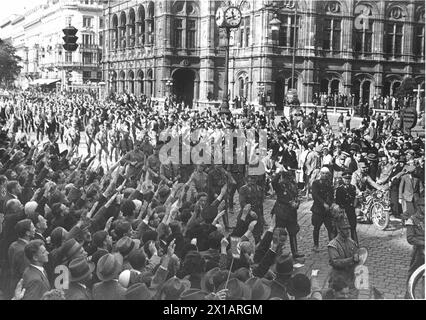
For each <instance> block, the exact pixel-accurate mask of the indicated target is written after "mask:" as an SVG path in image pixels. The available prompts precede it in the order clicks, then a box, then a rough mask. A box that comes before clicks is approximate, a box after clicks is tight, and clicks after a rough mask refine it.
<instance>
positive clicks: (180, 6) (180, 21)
mask: <svg viewBox="0 0 426 320" xmlns="http://www.w3.org/2000/svg"><path fill="white" fill-rule="evenodd" d="M173 13H174V15H175V18H174V23H173V25H172V28H173V31H172V34H173V43H174V46H175V47H176V48H179V49H181V48H186V49H194V48H195V47H196V46H197V29H198V17H197V14H198V8H197V6H196V5H195V3H194V2H193V1H177V2H176V3H175V5H174V7H173Z"/></svg>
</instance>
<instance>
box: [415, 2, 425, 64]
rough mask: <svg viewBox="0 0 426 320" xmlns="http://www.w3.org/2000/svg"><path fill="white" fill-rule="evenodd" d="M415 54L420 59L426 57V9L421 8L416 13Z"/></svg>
mask: <svg viewBox="0 0 426 320" xmlns="http://www.w3.org/2000/svg"><path fill="white" fill-rule="evenodd" d="M414 36H415V38H414V41H413V42H414V47H413V53H414V55H415V56H418V57H423V58H424V57H425V8H424V7H419V8H418V9H417V12H416V24H415V25H414Z"/></svg>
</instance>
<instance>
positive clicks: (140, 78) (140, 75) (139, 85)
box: [136, 70, 144, 94]
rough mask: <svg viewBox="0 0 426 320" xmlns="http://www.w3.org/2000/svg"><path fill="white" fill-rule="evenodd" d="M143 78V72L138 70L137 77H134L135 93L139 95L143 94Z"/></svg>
mask: <svg viewBox="0 0 426 320" xmlns="http://www.w3.org/2000/svg"><path fill="white" fill-rule="evenodd" d="M143 78H144V74H143V71H142V70H139V71H138V73H137V76H136V83H137V89H136V92H137V93H139V94H143V93H144V88H143Z"/></svg>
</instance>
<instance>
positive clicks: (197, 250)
mask: <svg viewBox="0 0 426 320" xmlns="http://www.w3.org/2000/svg"><path fill="white" fill-rule="evenodd" d="M396 119H397V117H394V118H393V120H392V124H389V123H390V121H388V122H386V121H385V119H383V118H382V117H381V116H379V115H375V116H373V117H370V116H368V115H367V116H366V117H365V118H364V121H363V122H362V124H361V126H360V127H357V128H351V127H350V125H349V126H347V125H346V126H343V127H341V128H340V129H339V130H333V128H332V126H331V125H330V123H329V120H328V118H327V113H326V112H322V111H321V110H318V109H315V110H314V111H312V112H311V113H309V114H305V113H304V112H303V111H297V112H296V113H294V114H292V115H291V117H290V118H288V119H287V118H285V117H281V119H278V118H277V117H275V116H274V115H273V114H272V115H271V114H268V115H265V114H263V113H262V112H256V111H254V110H252V111H250V112H246V113H243V114H238V115H232V114H231V115H225V116H224V115H219V114H217V113H215V112H213V110H209V109H207V110H204V111H201V110H195V109H191V108H189V107H188V106H186V105H185V104H184V103H174V102H172V100H166V103H165V104H158V103H155V102H154V101H151V100H150V99H143V100H141V99H136V98H135V97H133V96H130V95H122V96H113V97H109V98H108V99H106V100H104V101H101V100H99V99H97V98H96V96H95V95H92V94H76V93H40V92H37V91H33V90H32V91H25V92H22V91H11V92H10V94H9V96H7V97H1V99H0V125H1V136H0V268H1V275H0V289H1V291H2V296H3V299H17V300H19V299H24V300H40V299H42V300H54V299H58V300H60V299H67V300H87V299H95V300H123V299H137V300H151V299H159V300H177V299H182V300H197V299H201V300H203V299H207V300H224V299H226V300H229V299H231V300H238V299H243V300H244V299H245V300H251V299H255V300H259V299H260V300H262V299H263V300H267V299H273V300H277V299H282V300H288V299H348V298H356V297H357V291H358V290H357V288H356V287H355V274H354V269H355V267H356V266H357V265H359V264H360V261H362V260H363V258H362V256H363V251H362V250H360V248H359V241H358V236H357V232H356V228H357V222H358V221H363V220H364V216H363V212H362V210H361V205H362V202H363V198H364V197H365V196H366V195H367V193H369V192H371V191H372V190H376V189H377V190H381V191H383V192H388V194H389V197H390V202H391V210H392V214H393V215H394V216H395V217H397V218H400V219H401V221H402V223H403V224H404V225H405V226H406V228H407V239H408V241H409V243H410V244H412V245H413V246H414V247H415V250H414V253H413V259H412V261H411V262H410V265H409V268H410V270H409V272H413V271H414V270H415V269H416V267H417V266H419V265H421V264H423V263H424V162H425V161H424V144H425V142H424V138H419V137H417V138H415V137H413V136H411V135H409V134H406V133H403V131H402V124H401V122H400V121H399V120H398V121H397V120H396ZM349 123H350V119H349ZM339 126H340V125H339ZM196 129H197V134H198V136H197V137H196V141H193V142H192V143H191V146H196V145H197V143H200V142H202V141H206V140H212V139H213V141H215V145H216V146H222V147H225V142H224V139H223V140H222V138H219V140H218V138H217V137H218V135H217V132H221V130H225V129H228V130H235V131H236V130H237V129H240V131H239V132H241V131H243V132H244V130H249V129H255V130H257V131H258V132H260V131H261V130H266V132H267V148H266V150H260V151H259V154H260V155H262V157H261V158H260V161H259V163H257V164H256V166H254V165H252V164H250V165H248V163H249V162H248V161H247V159H245V161H244V162H243V163H241V162H238V161H236V159H237V158H238V156H239V152H242V151H241V149H239V148H238V147H235V148H234V149H233V153H234V154H233V163H232V164H211V163H194V162H191V163H189V164H187V163H185V164H183V163H174V162H172V161H162V160H160V158H161V157H160V152H161V150H162V148H164V146H165V145H166V144H167V142H168V140H166V141H162V140H161V133H162V132H164V131H167V132H169V133H170V135H171V136H172V137H173V136H182V135H184V134H185V132H193V131H195V130H196ZM170 135H169V136H170ZM219 137H220V135H219ZM169 138H170V137H169ZM181 141H184V139H182V140H181ZM256 142H257V143H258V144H259V145H260V138H259V136H256ZM182 144H183V142H181V143H180V145H179V149H180V151H181V152H182V149H183V146H182ZM235 145H237V144H235ZM243 149H244V148H243ZM262 151H265V152H264V153H262ZM244 154H245V153H244ZM259 167H261V168H263V170H260V171H259V170H255V169H256V168H257V169H258V168H259ZM237 193H238V195H237ZM267 198H269V199H272V200H274V201H275V202H274V206H273V208H272V210H271V212H264V203H265V199H267ZM310 200H313V204H312V207H311V211H312V226H313V230H312V233H313V244H312V245H313V248H312V250H313V251H314V252H318V251H319V250H320V243H319V235H320V229H321V226H322V225H323V224H324V225H325V227H326V229H327V232H328V237H329V240H330V243H329V244H328V245H327V250H328V254H329V261H330V275H329V286H328V288H326V289H324V288H322V287H320V286H319V285H318V283H317V281H316V280H317V276H316V273H315V272H312V275H311V277H308V276H307V275H306V274H304V273H301V272H298V270H297V268H295V266H297V262H298V261H302V260H300V259H303V258H304V254H303V253H302V250H299V249H300V248H299V247H298V241H297V239H298V238H297V234H298V232H299V231H300V226H299V224H298V219H297V210H298V208H299V205H300V203H301V202H303V201H310ZM235 204H237V205H236V206H235ZM235 207H236V209H234V208H235ZM267 214H268V215H270V216H267ZM234 215H235V216H234ZM231 217H232V218H235V219H230V218H231ZM265 217H268V218H269V217H270V219H268V220H270V222H269V223H268V224H267V223H266V220H265ZM230 220H235V221H236V223H235V224H234V225H231V223H230ZM422 228H423V229H422ZM421 230H423V232H421ZM287 242H289V247H290V248H289V249H290V250H288V249H287ZM303 250H304V251H306V250H307V248H303ZM407 267H408V263H407ZM64 272H65V273H67V276H66V277H64V276H63V273H64Z"/></svg>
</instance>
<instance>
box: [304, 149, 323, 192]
mask: <svg viewBox="0 0 426 320" xmlns="http://www.w3.org/2000/svg"><path fill="white" fill-rule="evenodd" d="M314 147H315V144H314V143H313V142H310V143H309V144H308V148H309V151H308V153H307V155H306V160H305V163H304V164H303V172H304V175H305V182H306V196H307V197H309V192H310V190H311V186H312V175H313V173H314V170H315V169H319V168H321V158H320V152H321V151H322V147H321V146H318V147H316V148H315V150H314Z"/></svg>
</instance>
